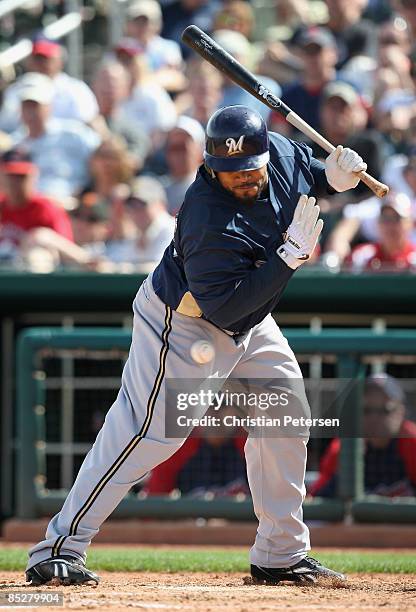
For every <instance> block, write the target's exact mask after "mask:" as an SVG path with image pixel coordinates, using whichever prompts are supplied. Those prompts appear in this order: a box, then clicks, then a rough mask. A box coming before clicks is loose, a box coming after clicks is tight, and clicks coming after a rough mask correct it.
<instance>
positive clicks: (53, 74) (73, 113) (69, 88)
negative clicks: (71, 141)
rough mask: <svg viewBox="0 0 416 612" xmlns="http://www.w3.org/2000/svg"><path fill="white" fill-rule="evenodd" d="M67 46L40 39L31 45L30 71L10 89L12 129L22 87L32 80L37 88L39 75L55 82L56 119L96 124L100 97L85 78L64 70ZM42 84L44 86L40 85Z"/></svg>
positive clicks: (53, 105) (53, 103) (15, 125)
mask: <svg viewBox="0 0 416 612" xmlns="http://www.w3.org/2000/svg"><path fill="white" fill-rule="evenodd" d="M64 53H65V49H64V48H63V47H61V45H60V44H59V43H57V42H55V41H51V40H46V39H39V40H36V41H35V42H34V43H33V45H32V53H31V55H30V56H29V58H28V60H27V63H26V66H27V69H28V73H27V74H25V75H23V77H21V78H20V79H18V80H17V81H16V83H14V84H13V85H12V86H11V87H9V88H8V90H7V92H6V97H5V108H6V112H7V114H8V115H11V116H12V117H13V121H12V122H11V125H10V126H9V130H10V131H14V130H16V129H17V128H18V121H19V115H20V97H19V90H20V88H21V87H25V86H26V85H27V84H28V83H29V81H30V80H32V81H33V86H34V87H36V86H37V84H38V83H41V81H40V80H38V81H36V77H37V76H38V75H44V76H47V77H49V79H50V84H51V85H52V100H51V116H52V117H54V118H57V119H70V120H75V121H81V122H83V123H87V124H91V125H94V122H95V120H96V118H97V115H98V105H97V100H96V98H95V96H94V94H93V92H92V91H91V89H90V88H89V87H88V85H87V84H86V83H84V81H81V80H79V79H76V78H74V77H71V76H69V75H68V74H67V73H66V72H64V71H63V65H64ZM39 86H41V85H39Z"/></svg>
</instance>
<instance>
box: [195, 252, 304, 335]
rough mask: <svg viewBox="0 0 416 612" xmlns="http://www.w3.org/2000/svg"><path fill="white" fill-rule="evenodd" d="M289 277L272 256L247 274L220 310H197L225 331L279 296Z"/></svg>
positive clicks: (278, 260) (286, 268) (282, 266)
mask: <svg viewBox="0 0 416 612" xmlns="http://www.w3.org/2000/svg"><path fill="white" fill-rule="evenodd" d="M293 273H294V270H292V269H291V268H289V267H288V266H287V265H286V264H285V263H284V262H283V261H282V260H281V259H280V257H278V256H277V255H273V256H272V258H271V259H269V261H268V262H267V263H265V264H263V265H262V266H261V268H258V269H256V270H253V271H252V272H250V273H249V274H248V275H247V276H246V277H245V278H244V279H243V280H242V281H241V282H240V284H239V285H238V286H237V287H236V289H235V291H234V293H233V294H232V295H231V297H230V298H229V299H228V300H227V301H226V302H225V303H224V304H222V306H221V307H220V308H218V309H217V310H215V311H213V312H211V311H210V308H209V304H207V305H205V307H204V305H201V309H202V311H203V312H204V315H205V316H206V317H207V318H208V319H209V320H210V321H212V322H213V323H215V325H218V326H219V327H222V328H223V329H229V328H231V327H232V324H233V323H235V321H236V320H237V317H238V320H240V319H243V318H244V317H246V316H248V315H249V314H251V313H252V312H254V311H255V310H257V309H259V308H261V307H262V306H264V304H266V303H267V302H268V301H270V300H271V299H273V298H274V297H276V296H277V295H278V294H280V293H282V292H283V290H284V289H285V287H286V285H287V282H288V281H289V279H290V278H291V276H292V275H293Z"/></svg>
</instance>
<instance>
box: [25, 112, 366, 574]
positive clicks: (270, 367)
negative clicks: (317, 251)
mask: <svg viewBox="0 0 416 612" xmlns="http://www.w3.org/2000/svg"><path fill="white" fill-rule="evenodd" d="M365 169H366V164H365V163H364V162H363V160H362V159H361V157H359V155H358V154H357V153H355V152H354V151H352V150H351V149H343V147H342V146H338V148H337V149H336V150H335V151H334V152H333V153H331V154H330V155H329V157H328V158H327V159H326V162H325V164H323V163H321V162H319V161H317V160H316V159H314V158H313V157H312V156H311V151H310V149H309V148H308V147H307V146H306V145H304V144H301V143H298V142H294V141H291V140H288V139H287V138H285V137H283V136H280V135H278V134H274V133H269V134H268V132H267V128H266V125H265V123H264V121H263V119H262V118H261V116H260V115H259V114H257V113H256V112H254V111H253V110H250V109H249V108H246V107H244V106H229V107H225V108H222V109H220V110H219V111H217V112H216V113H215V114H214V115H213V116H212V117H211V119H210V121H209V123H208V125H207V128H206V147H205V154H204V164H203V165H202V166H201V167H200V169H199V171H198V174H197V177H196V179H195V181H194V183H193V184H192V185H191V187H190V188H189V190H188V192H187V194H186V197H185V200H184V203H183V205H182V207H181V209H180V211H179V213H178V216H177V224H176V230H175V235H174V239H173V241H172V243H171V244H170V246H169V247H168V248H167V249H166V251H165V253H164V255H163V258H162V260H161V262H160V264H159V265H158V267H157V268H156V270H155V271H154V272H153V273H152V274H151V275H150V276H149V277H148V278H147V279H146V280H145V281H144V283H143V284H142V286H141V287H140V289H139V291H138V293H137V296H136V298H135V300H134V303H133V312H134V323H133V336H132V343H131V348H130V353H129V357H128V360H127V362H126V364H125V367H124V370H123V374H122V382H121V388H120V391H119V393H118V396H117V399H116V400H115V402H114V404H113V405H112V407H111V408H110V410H109V412H108V414H107V416H106V419H105V423H104V425H103V428H102V429H101V431H100V432H99V434H98V436H97V439H96V441H95V443H94V446H93V447H92V449H91V450H90V452H89V453H88V455H87V456H86V458H85V460H84V462H83V464H82V466H81V469H80V471H79V474H78V476H77V479H76V481H75V484H74V486H73V487H72V489H71V491H70V493H69V495H68V497H67V498H66V501H65V503H64V505H63V507H62V510H61V511H60V512H59V514H57V515H56V516H54V517H53V518H52V520H51V521H50V523H49V526H48V528H47V532H46V536H45V539H44V540H43V541H42V542H40V543H39V544H37V545H36V546H34V547H33V548H32V549H31V550H30V552H29V562H28V566H27V570H26V578H27V581H30V582H31V584H32V585H33V586H37V585H41V584H44V583H46V582H48V581H50V580H51V579H52V578H55V579H58V580H59V581H60V582H61V583H63V584H81V583H84V582H89V581H94V582H96V583H97V582H98V580H99V578H98V576H97V575H96V574H95V573H93V572H92V571H90V570H89V569H87V568H86V567H85V560H86V554H85V551H86V549H87V547H88V545H89V544H90V542H91V540H92V538H93V537H94V536H95V535H96V533H97V532H98V530H99V528H100V526H101V524H102V523H103V522H104V521H105V519H106V518H107V517H108V515H109V514H110V513H111V512H112V511H113V510H114V508H115V507H116V506H117V505H118V503H119V502H120V501H121V499H122V498H123V497H124V496H125V494H126V493H127V492H128V491H129V489H130V488H131V487H132V486H133V485H134V484H136V483H137V482H139V481H140V480H141V479H142V478H143V477H144V476H145V475H146V474H147V473H148V472H149V471H150V470H152V468H154V467H155V466H157V465H158V464H160V463H161V462H163V461H165V460H166V459H168V458H169V457H170V456H171V455H173V454H174V453H175V451H176V450H177V449H178V448H179V447H180V446H181V445H182V444H183V442H184V439H178V438H168V437H166V436H165V427H164V425H165V419H164V417H165V409H168V406H165V394H166V389H165V385H164V381H165V379H167V378H169V379H185V378H186V379H189V378H198V379H203V380H209V379H211V380H213V381H215V379H228V378H243V379H256V378H257V379H259V378H263V379H264V378H265V379H279V382H281V381H282V380H285V379H286V380H288V381H289V380H290V379H294V378H297V379H301V376H302V375H301V371H300V368H299V365H298V363H297V361H296V358H295V356H294V354H293V352H292V350H291V349H290V347H289V345H288V343H287V340H286V339H285V338H284V336H283V335H282V333H281V331H280V329H279V328H278V326H277V325H276V323H275V321H274V319H273V318H272V316H271V314H270V313H271V312H272V311H273V310H274V309H275V308H276V306H277V304H278V302H279V299H280V296H281V295H282V293H283V291H284V289H285V287H286V285H287V283H288V281H289V280H290V278H291V277H292V275H293V273H294V272H295V270H296V269H297V268H298V267H299V266H301V265H302V264H303V263H304V262H305V261H306V260H307V259H308V258H309V257H310V255H311V254H312V252H313V250H314V247H315V245H316V243H317V241H318V238H319V235H320V233H321V230H322V226H323V222H322V220H320V219H319V218H318V217H319V207H318V206H317V205H316V203H315V201H316V200H315V198H316V197H317V196H319V195H323V194H325V195H326V196H327V195H328V193H334V192H335V191H338V192H340V191H346V190H347V189H351V188H353V187H355V186H356V185H357V184H358V181H359V179H358V177H357V175H356V174H355V173H356V172H358V171H360V170H365ZM201 340H204V341H207V342H208V343H209V346H211V347H212V348H213V351H212V355H210V360H208V361H207V360H204V359H195V358H194V359H193V358H192V356H191V347H192V346H194V345H195V343H197V342H198V341H201ZM200 362H202V363H200ZM185 438H186V436H185ZM306 443H307V438H306V437H305V436H298V437H292V438H284V437H266V436H260V437H258V436H251V435H249V436H248V439H247V442H246V445H245V456H246V462H247V473H248V480H249V485H250V489H251V493H252V498H253V504H254V510H255V513H256V516H257V518H258V522H259V524H258V531H257V535H256V539H255V542H254V545H253V547H252V549H251V553H250V561H251V574H252V576H253V579H254V580H256V581H261V582H264V581H266V582H270V583H278V582H280V581H282V580H284V581H287V580H289V581H293V582H314V581H316V580H317V579H318V578H319V577H321V576H324V577H335V578H337V579H343V578H344V577H343V576H342V575H341V574H338V573H336V572H334V571H332V570H330V569H328V568H326V567H324V566H322V565H321V564H320V563H319V562H317V561H316V560H315V559H313V558H311V557H308V556H307V553H308V551H309V550H310V544H309V533H308V529H307V527H306V525H305V523H304V522H303V518H302V502H303V499H304V495H305V486H304V475H305V466H306Z"/></svg>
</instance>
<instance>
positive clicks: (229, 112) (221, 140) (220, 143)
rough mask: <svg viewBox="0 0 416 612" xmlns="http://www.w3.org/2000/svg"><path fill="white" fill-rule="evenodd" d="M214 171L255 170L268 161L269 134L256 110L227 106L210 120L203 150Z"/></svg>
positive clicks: (207, 163)
mask: <svg viewBox="0 0 416 612" xmlns="http://www.w3.org/2000/svg"><path fill="white" fill-rule="evenodd" d="M204 160H205V164H206V165H207V166H208V168H211V170H217V171H219V172H236V171H238V170H256V169H257V168H261V167H262V166H264V165H265V164H267V162H268V161H269V135H268V133H267V127H266V124H265V122H264V120H263V118H262V117H261V115H259V114H258V113H257V112H256V111H254V110H251V109H250V108H247V107H246V106H239V105H238V106H237V105H236V106H226V107H225V108H220V110H217V111H216V112H215V113H214V114H213V115H212V117H211V119H210V120H209V121H208V125H207V128H206V140H205V151H204Z"/></svg>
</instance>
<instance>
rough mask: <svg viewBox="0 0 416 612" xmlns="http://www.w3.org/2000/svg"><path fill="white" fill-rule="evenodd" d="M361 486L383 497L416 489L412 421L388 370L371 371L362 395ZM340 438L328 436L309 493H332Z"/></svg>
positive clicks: (415, 433)
mask: <svg viewBox="0 0 416 612" xmlns="http://www.w3.org/2000/svg"><path fill="white" fill-rule="evenodd" d="M363 431H364V434H365V435H366V439H365V454H364V488H365V492H366V493H367V494H374V495H383V496H386V497H399V496H413V495H415V493H416V461H415V457H416V424H415V423H413V422H412V421H409V420H407V419H405V394H404V392H403V389H402V388H401V386H400V384H399V382H398V381H397V380H396V379H395V378H393V377H392V376H389V375H388V374H374V375H372V376H370V377H369V378H368V379H367V381H366V385H365V390H364V396H363ZM340 448H341V441H340V440H339V439H338V438H335V439H334V440H332V442H331V443H330V445H329V446H328V448H327V450H326V452H325V454H324V455H323V457H322V460H321V465H320V473H319V477H318V480H317V481H316V482H315V483H314V484H313V485H312V488H311V490H310V493H311V495H313V496H319V497H334V496H335V495H336V488H337V469H338V458H339V452H340Z"/></svg>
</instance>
